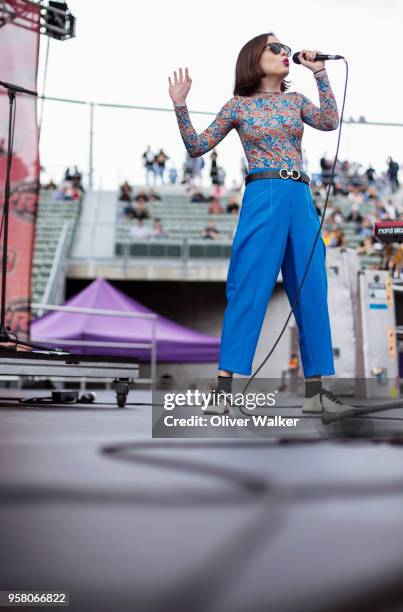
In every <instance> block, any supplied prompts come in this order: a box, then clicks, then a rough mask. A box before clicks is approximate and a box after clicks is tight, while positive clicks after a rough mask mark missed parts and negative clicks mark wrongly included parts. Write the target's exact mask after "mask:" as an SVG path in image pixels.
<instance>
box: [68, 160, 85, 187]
mask: <svg viewBox="0 0 403 612" xmlns="http://www.w3.org/2000/svg"><path fill="white" fill-rule="evenodd" d="M82 178H83V175H82V173H81V172H80V171H79V169H78V167H77V166H74V170H73V173H72V174H70V179H71V181H72V183H73V187H74V188H75V189H79V190H80V191H84V187H83V186H82V183H81V181H82Z"/></svg>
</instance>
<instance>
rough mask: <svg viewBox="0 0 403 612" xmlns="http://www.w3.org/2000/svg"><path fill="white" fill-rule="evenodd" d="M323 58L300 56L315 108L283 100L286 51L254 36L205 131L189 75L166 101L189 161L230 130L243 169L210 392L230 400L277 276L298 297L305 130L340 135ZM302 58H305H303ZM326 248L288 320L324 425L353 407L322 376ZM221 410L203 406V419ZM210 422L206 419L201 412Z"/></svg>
mask: <svg viewBox="0 0 403 612" xmlns="http://www.w3.org/2000/svg"><path fill="white" fill-rule="evenodd" d="M316 53H321V52H320V51H307V50H304V51H301V53H300V54H299V56H298V57H299V59H300V62H301V64H302V65H303V66H305V67H306V68H308V70H311V71H312V72H313V76H314V78H315V81H316V85H317V87H318V92H319V101H320V107H319V108H318V107H317V106H315V105H314V104H313V103H312V102H311V101H310V100H309V99H308V98H306V97H305V96H304V95H303V94H301V93H299V92H296V91H287V90H288V83H287V81H285V78H286V77H287V75H288V73H289V60H288V57H289V56H290V55H291V49H290V48H289V47H288V46H287V45H284V44H282V43H280V41H279V40H278V39H277V37H276V36H275V35H274V34H273V33H269V34H261V35H259V36H256V37H255V38H253V39H251V40H250V41H249V42H247V43H246V44H245V45H244V46H243V48H242V49H241V51H240V53H239V56H238V59H237V63H236V68H235V87H234V92H233V93H234V95H233V97H232V98H230V99H229V100H228V101H227V102H226V103H225V104H224V106H223V107H222V108H221V110H220V111H219V113H218V114H217V116H216V118H215V119H214V121H213V122H212V123H211V125H210V126H209V127H208V128H207V129H206V130H204V131H203V132H202V133H201V134H197V132H196V131H195V129H194V127H193V125H192V123H191V120H190V118H189V112H188V108H187V106H186V96H187V94H188V93H189V90H190V86H191V83H192V79H191V78H190V76H189V72H188V69H187V68H185V76H183V73H182V68H180V69H179V78H178V76H177V73H176V71H175V72H174V79H173V83H172V81H171V78H170V77H168V80H169V94H170V96H171V99H172V101H173V103H174V109H175V113H176V118H177V121H178V126H179V130H180V133H181V136H182V139H183V142H184V144H185V147H186V149H187V151H188V153H189V155H190V156H191V157H197V156H199V155H204V154H205V153H207V151H210V150H211V149H213V148H214V147H215V146H216V145H217V144H218V143H219V142H220V141H221V140H222V139H223V138H224V137H225V136H226V135H227V134H228V133H229V132H230V130H232V129H233V128H235V129H236V131H237V132H238V134H239V137H240V139H241V143H242V146H243V148H244V151H245V155H246V158H247V160H248V167H249V171H248V174H247V175H246V178H245V184H246V187H245V191H244V194H243V200H242V207H241V212H240V216H239V221H238V226H237V230H236V233H235V236H234V240H233V244H232V252H231V259H230V263H229V268H228V275H227V284H226V298H227V306H226V309H225V313H224V319H223V324H222V332H221V347H220V358H219V364H218V385H217V390H220V391H224V392H226V393H230V392H231V382H232V373H233V372H236V373H238V374H244V375H249V374H251V373H252V363H253V357H254V354H255V350H256V345H257V342H258V339H259V334H260V331H261V327H262V324H263V320H264V316H265V313H266V309H267V304H268V302H269V300H270V297H271V295H272V292H273V289H274V287H275V284H276V281H277V277H278V274H279V271H280V269H281V272H282V277H283V282H284V289H285V291H286V293H287V297H288V299H289V302H290V304H293V302H294V301H295V298H296V294H297V290H298V287H299V285H300V283H301V280H302V277H303V274H304V271H305V268H306V264H307V261H308V258H309V255H310V252H311V249H312V246H313V242H314V239H315V236H316V233H317V230H318V227H319V225H320V221H319V218H318V214H317V212H316V209H315V206H314V204H313V201H312V197H311V192H310V188H309V182H310V179H309V177H308V175H307V174H306V173H304V172H303V170H302V148H301V141H302V135H303V130H304V126H303V123H307V124H308V125H310V126H312V127H314V128H316V129H318V130H324V131H330V130H335V129H337V127H338V125H339V115H338V110H337V105H336V101H335V98H334V95H333V92H332V89H331V87H330V83H329V78H328V75H327V72H326V68H325V65H324V62H322V61H313V60H314V58H315V55H316ZM302 54H304V56H305V57H303V56H302ZM325 264H326V246H325V243H324V241H323V239H322V238H321V237H320V238H319V239H318V242H317V243H316V246H315V250H314V253H313V256H312V260H311V263H310V267H309V270H308V273H307V275H306V277H305V281H304V285H303V287H302V290H301V293H300V296H299V300H298V302H297V304H296V306H295V307H294V310H293V313H294V316H295V319H296V321H297V325H298V330H299V347H300V352H301V359H302V365H303V370H304V377H305V398H304V404H303V411H304V412H314V413H321V414H322V420H323V421H324V422H331V421H332V420H335V419H337V418H339V417H340V415H341V414H342V413H345V411H346V410H347V409H349V410H352V407H351V406H347V405H345V404H342V402H340V400H339V399H338V398H337V397H335V395H334V394H333V393H332V392H331V391H328V390H326V389H322V383H321V376H322V375H332V374H335V369H334V363H333V350H332V338H331V330H330V322H329V313H328V304H327V276H326V265H325ZM219 408H222V409H223V410H221V412H222V411H227V410H228V408H227V406H226V405H225V406H224V407H223V406H210V409H211V410H210V409H209V411H208V412H209V413H217V412H220V410H219ZM206 413H207V411H206Z"/></svg>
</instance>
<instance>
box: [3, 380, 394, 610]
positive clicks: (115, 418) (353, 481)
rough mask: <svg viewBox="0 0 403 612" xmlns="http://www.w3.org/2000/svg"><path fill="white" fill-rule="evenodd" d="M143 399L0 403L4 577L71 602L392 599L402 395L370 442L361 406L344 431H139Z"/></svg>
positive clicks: (151, 606) (331, 606)
mask: <svg viewBox="0 0 403 612" xmlns="http://www.w3.org/2000/svg"><path fill="white" fill-rule="evenodd" d="M9 393H13V394H14V395H21V394H22V393H23V394H24V395H27V396H28V395H29V396H30V397H31V396H33V395H48V394H49V391H23V392H21V391H17V390H13V391H12V392H11V390H7V389H1V390H0V395H1V396H3V397H4V396H6V395H8V394H9ZM141 401H144V402H150V401H151V394H150V393H149V392H146V391H131V392H130V393H129V397H128V403H129V405H128V407H127V408H126V409H118V408H116V404H115V396H114V393H113V392H97V402H103V403H97V404H96V405H88V406H85V405H75V406H72V405H67V406H60V407H50V406H42V407H38V406H35V407H31V408H29V407H26V406H24V407H22V406H19V405H15V404H14V405H12V404H11V403H8V404H7V402H4V401H2V402H1V404H0V453H1V456H0V495H1V500H2V502H1V506H0V541H1V562H0V563H1V568H0V590H10V589H13V590H24V591H39V590H41V591H44V590H52V591H55V590H56V591H69V592H70V609H72V610H80V611H81V610H83V611H89V610H97V611H101V610H102V611H117V612H123V611H126V610H127V611H128V610H131V611H132V610H136V611H141V612H143V611H144V612H148V611H153V612H154V611H155V612H157V611H169V612H171V611H174V610H175V612H190V611H193V610H194V611H196V610H197V611H203V612H205V611H207V610H208V612H238V611H239V612H241V611H242V612H245V610H248V612H249V611H254V610H256V611H257V610H259V611H260V610H264V611H269V610H270V611H274V612H278V611H281V612H283V611H288V610H290V611H292V612H299V611H301V612H305V611H306V612H308V611H309V612H315V611H319V610H321V611H322V610H323V611H324V610H329V611H330V610H347V609H349V610H354V611H355V612H358V611H360V610H365V611H366V612H368V611H370V610H375V609H377V610H382V611H385V612H392V611H393V612H395V610H396V611H397V610H400V609H401V603H402V601H403V590H402V589H403V587H402V584H403V580H402V577H403V547H402V531H403V511H402V507H403V444H402V442H403V434H402V433H401V431H402V430H403V409H395V410H393V411H389V412H385V413H377V414H376V415H375V416H376V418H375V420H374V421H372V418H371V423H372V425H371V426H372V427H373V429H372V431H373V432H374V434H377V433H379V435H380V437H381V438H382V437H384V438H385V439H384V440H380V439H378V440H377V441H374V440H371V439H370V438H368V437H366V438H365V439H364V438H360V431H363V430H362V425H363V423H366V425H367V426H368V423H369V419H370V416H369V415H368V416H366V417H361V418H357V419H348V421H350V422H351V421H354V420H355V421H356V423H355V424H354V425H351V426H350V429H349V432H350V433H349V437H348V438H341V437H339V438H338V439H331V438H328V439H321V438H320V435H326V433H324V432H326V428H324V427H323V426H322V425H320V422H319V420H318V417H314V416H313V417H307V421H306V422H307V425H308V422H310V423H311V428H312V431H316V432H317V433H318V434H320V435H318V436H317V437H316V438H311V439H310V440H309V441H303V440H298V439H296V438H295V439H294V440H292V439H291V437H287V438H279V439H263V438H260V439H223V440H220V439H187V440H185V439H181V440H178V439H176V440H175V439H170V440H162V439H159V440H151V439H150V437H151V408H150V407H149V406H144V405H142V406H134V405H130V403H131V402H141ZM378 402H379V400H378ZM287 412H288V413H290V414H291V413H293V414H295V415H297V414H299V413H300V411H299V410H298V409H295V408H294V409H292V408H290V409H288V410H287ZM384 419H388V420H384ZM346 421H347V420H346ZM359 421H361V425H359V424H358V422H359ZM344 426H347V423H346V424H345V425H344ZM321 428H323V430H322V429H321ZM354 431H356V433H357V437H354V436H353V435H352V433H351V432H354ZM331 432H334V429H333V426H332V429H331ZM339 434H340V430H339ZM330 435H331V434H330ZM391 437H395V441H394V442H393V443H391V442H390V441H387V440H388V439H389V438H391ZM399 438H400V440H399ZM119 444H122V445H124V446H123V448H122V450H121V451H119V449H118V448H117V446H118V445H119ZM105 448H106V449H109V451H110V452H109V453H105V452H103V449H105ZM112 451H114V452H112ZM388 593H389V599H388V603H387V604H386V603H385V602H386V594H388ZM380 602H383V603H380ZM376 605H378V607H376ZM52 609H54V608H52Z"/></svg>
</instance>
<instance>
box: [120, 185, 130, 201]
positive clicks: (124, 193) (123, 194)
mask: <svg viewBox="0 0 403 612" xmlns="http://www.w3.org/2000/svg"><path fill="white" fill-rule="evenodd" d="M132 191H133V188H132V187H131V185H129V183H128V182H127V181H125V182H124V183H123V185H121V186H120V193H119V200H120V201H121V202H131V201H132Z"/></svg>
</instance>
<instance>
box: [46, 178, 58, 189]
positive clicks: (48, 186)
mask: <svg viewBox="0 0 403 612" xmlns="http://www.w3.org/2000/svg"><path fill="white" fill-rule="evenodd" d="M44 189H46V191H54V190H55V189H57V185H56V183H55V182H53V180H52V179H50V181H49V183H48V184H47V185H45V187H44Z"/></svg>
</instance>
